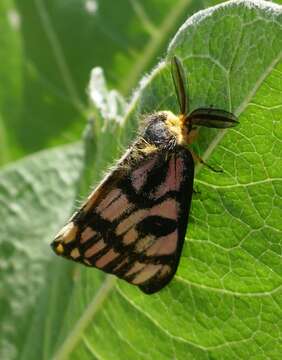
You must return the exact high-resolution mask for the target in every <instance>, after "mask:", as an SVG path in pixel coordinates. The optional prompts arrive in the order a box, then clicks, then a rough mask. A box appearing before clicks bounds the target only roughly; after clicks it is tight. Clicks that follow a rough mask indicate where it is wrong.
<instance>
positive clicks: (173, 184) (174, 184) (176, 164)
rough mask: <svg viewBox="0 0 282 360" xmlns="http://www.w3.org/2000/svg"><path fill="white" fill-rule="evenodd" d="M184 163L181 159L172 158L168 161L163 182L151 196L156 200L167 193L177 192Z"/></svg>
mask: <svg viewBox="0 0 282 360" xmlns="http://www.w3.org/2000/svg"><path fill="white" fill-rule="evenodd" d="M183 171H184V163H183V159H182V158H175V157H172V158H171V159H170V161H169V165H168V171H167V174H166V179H165V181H164V182H163V183H162V184H160V185H159V186H158V188H157V189H156V191H154V192H153V193H152V194H151V196H152V197H153V198H154V199H158V198H160V197H162V196H164V195H165V194H166V193H167V192H168V191H179V189H180V185H181V180H182V177H183Z"/></svg>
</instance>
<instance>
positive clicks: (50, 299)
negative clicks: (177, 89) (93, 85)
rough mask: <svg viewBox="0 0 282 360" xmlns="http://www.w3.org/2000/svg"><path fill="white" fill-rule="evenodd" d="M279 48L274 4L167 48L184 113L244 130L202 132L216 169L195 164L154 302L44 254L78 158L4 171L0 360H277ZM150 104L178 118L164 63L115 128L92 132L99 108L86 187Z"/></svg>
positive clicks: (229, 7)
mask: <svg viewBox="0 0 282 360" xmlns="http://www.w3.org/2000/svg"><path fill="white" fill-rule="evenodd" d="M281 49H282V8H281V6H278V5H275V4H273V3H270V2H264V1H259V2H258V1H231V2H227V3H224V4H222V5H220V6H218V7H214V8H211V9H207V10H205V11H202V12H200V13H198V14H196V15H195V16H193V17H192V18H190V19H188V20H187V22H186V23H185V24H184V25H183V26H182V27H181V29H180V30H179V32H178V33H177V34H176V36H175V37H174V39H173V40H172V42H171V44H170V46H169V49H168V54H167V59H168V60H169V59H170V58H171V56H172V55H174V54H175V55H178V56H179V57H181V58H182V59H183V61H184V65H185V67H186V70H187V73H188V77H189V79H188V80H189V89H190V98H191V99H190V104H191V105H190V106H191V110H192V109H194V108H197V107H199V106H201V107H208V106H210V105H213V106H214V107H215V108H222V109H225V110H231V111H233V112H235V113H236V114H237V115H238V116H239V120H240V125H239V126H238V127H237V128H235V129H232V130H228V131H217V130H211V129H205V130H204V131H201V132H200V136H199V139H198V142H197V145H198V147H199V152H200V153H201V154H202V156H203V157H204V158H205V159H206V160H207V161H208V162H209V164H211V165H213V166H220V167H222V168H223V170H224V173H223V174H215V173H211V172H210V171H209V170H208V169H206V168H200V167H199V166H198V167H197V174H196V188H197V190H198V191H199V192H200V193H199V194H197V195H194V197H193V202H192V212H191V216H190V222H189V227H188V233H187V236H186V243H185V246H184V250H183V254H182V259H181V263H180V266H179V269H178V272H177V275H176V276H175V279H174V280H173V281H172V282H171V284H170V285H169V286H167V287H166V288H165V289H164V290H162V291H161V292H159V293H157V294H155V295H151V296H148V295H144V294H143V293H141V292H140V290H139V289H138V288H136V287H134V286H130V285H128V284H126V283H125V282H123V281H120V280H116V278H112V277H109V276H105V275H104V274H103V273H102V272H100V271H98V270H95V269H88V268H84V267H82V266H76V265H73V264H71V263H69V262H67V261H65V260H63V259H57V258H56V257H55V256H51V255H50V252H49V251H50V250H49V248H48V247H47V246H46V242H44V241H47V239H49V240H51V237H52V234H53V233H55V232H56V231H55V228H59V224H61V223H62V222H63V219H65V218H66V216H67V215H68V212H69V211H70V209H71V207H72V200H73V198H74V196H75V192H76V187H77V183H76V181H75V180H76V179H77V177H78V174H79V172H80V171H81V166H82V163H84V160H82V158H81V149H80V150H79V148H77V147H74V148H72V147H69V148H67V149H65V148H62V149H58V150H55V151H50V152H45V153H44V154H39V155H38V156H37V155H36V156H35V157H33V158H31V159H26V160H24V161H23V162H21V163H19V164H17V166H15V167H14V168H8V169H7V170H6V171H5V172H4V174H3V175H2V178H1V180H0V181H1V184H3V185H2V189H3V191H2V192H0V193H1V194H2V193H3V196H2V195H1V196H2V198H1V203H2V202H3V204H4V205H5V206H3V207H2V208H3V210H2V208H1V210H2V211H3V215H2V218H3V217H4V218H8V219H10V220H9V222H8V226H7V227H6V230H5V231H2V232H1V234H0V246H2V244H4V249H3V250H2V253H4V254H5V257H4V261H2V263H3V266H4V269H5V266H8V258H9V257H12V258H13V261H14V265H13V266H14V267H13V268H12V270H11V269H7V271H6V272H3V271H1V274H3V275H2V281H1V285H2V284H4V285H3V289H4V286H5V296H1V298H0V299H1V302H3V304H4V306H3V307H2V306H0V309H1V310H0V316H1V321H0V323H1V326H2V329H1V330H3V331H4V332H3V333H4V334H5V337H4V338H3V340H2V343H3V344H2V348H1V350H2V353H4V351H5V353H4V355H5V358H7V359H12V358H13V357H14V358H16V357H18V358H20V359H28V360H32V359H36V360H37V359H50V358H55V359H57V360H61V359H90V358H94V359H96V358H97V359H172V358H175V359H211V358H213V359H233V358H241V359H250V358H254V359H267V358H271V359H279V358H280V356H281V352H282V347H281V331H280V328H281V316H282V312H281V307H282V300H281V299H282V297H281V284H282V282H281V276H282V265H281V264H282V263H281V238H282V236H281V235H282V227H281V221H280V218H281V208H282V200H281V199H282V185H281V178H282V176H281V169H282V163H281V155H280V154H281V150H282V149H281V141H282V128H281V120H280V119H281V115H282V97H281V93H282V91H281V90H282V82H281V72H282V63H281ZM100 92H101V90H100ZM102 92H103V91H102ZM107 98H108V97H107V93H106V91H105V92H104V99H107ZM105 102H106V103H107V101H106V100H105V101H104V103H105ZM159 109H161V110H164V109H170V110H173V111H175V112H177V111H178V109H177V101H176V97H175V94H174V90H173V84H172V80H171V76H170V69H169V65H166V63H164V62H162V63H160V64H159V66H158V67H156V68H155V70H154V71H153V72H152V74H151V75H150V76H149V77H147V78H146V79H144V81H143V82H142V84H141V86H140V89H139V90H138V91H137V92H136V94H135V97H134V99H133V101H132V103H131V104H130V107H129V109H128V112H127V114H126V115H125V120H124V122H123V123H122V126H119V125H117V124H116V123H114V121H113V119H112V120H111V121H106V125H105V126H101V125H104V124H102V123H101V121H102V118H103V114H102V108H99V106H98V104H97V102H96V103H95V109H94V113H95V115H96V118H97V122H96V123H95V122H94V128H95V129H96V132H94V133H95V134H96V135H95V139H94V144H95V149H96V151H95V165H94V166H95V167H94V169H93V171H94V173H95V176H94V178H95V181H97V180H99V179H101V178H102V173H101V169H102V168H104V166H105V165H106V163H108V162H109V160H110V157H111V156H112V157H115V156H116V152H117V150H116V148H117V147H118V146H119V144H120V143H127V142H128V141H129V138H131V137H132V132H133V129H135V128H136V125H137V124H138V122H139V121H140V116H141V115H142V114H146V113H148V112H152V111H155V110H159ZM115 118H116V116H115ZM112 125H114V126H112ZM115 135H116V136H115ZM109 139H111V140H110V141H109ZM107 148H109V149H110V154H109V152H108V151H107ZM103 149H106V151H105V150H104V152H103ZM58 154H61V155H60V156H59V155H58ZM43 159H44V161H43ZM34 162H35V163H36V165H34ZM44 162H47V165H44ZM45 166H46V168H45ZM50 167H51V169H53V171H51V170H48V169H49V168H50ZM19 174H20V176H19ZM66 182H69V184H67V186H66ZM25 184H26V185H27V187H29V188H28V189H27V190H25V191H24V189H25V187H24V185H25ZM33 184H34V185H33ZM9 189H10V190H9ZM39 189H41V190H40V191H39ZM18 204H19V205H18ZM44 204H45V207H44ZM23 209H24V210H25V212H23ZM42 209H44V211H43V210H42ZM30 211H31V213H29V212H30ZM8 216H9V217H8ZM30 218H32V219H33V223H32V226H30ZM27 226H28V227H27ZM35 236H36V241H35V240H34V239H35ZM7 239H9V241H8V246H7ZM10 239H12V240H10ZM42 239H43V241H42ZM49 240H48V241H49ZM36 244H37V245H36ZM42 248H43V249H42ZM42 254H46V258H44V260H43V259H42V261H41V257H43V255H42ZM12 255H13V256H12ZM32 256H34V257H35V259H34V260H33V258H32ZM6 259H7V260H6ZM2 263H1V266H2ZM34 266H35V268H34ZM11 271H12V272H11ZM37 281H38V282H37ZM6 288H7V289H8V291H6ZM1 293H2V294H3V291H1ZM1 293H0V294H1ZM2 299H3V300H2ZM23 299H24V300H25V301H23ZM2 309H3V310H2ZM11 324H13V326H11ZM14 324H17V327H16V326H15V325H14ZM1 332H2V331H1ZM0 354H1V353H0ZM2 357H4V356H2Z"/></svg>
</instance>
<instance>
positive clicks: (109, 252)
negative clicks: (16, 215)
mask: <svg viewBox="0 0 282 360" xmlns="http://www.w3.org/2000/svg"><path fill="white" fill-rule="evenodd" d="M171 74H172V80H173V83H174V87H175V91H176V95H177V99H178V103H179V107H180V113H179V115H175V114H173V113H172V112H170V111H159V112H155V113H152V114H151V115H149V116H147V117H146V119H145V124H144V125H143V128H142V130H141V131H140V134H139V136H138V137H137V139H136V140H135V141H134V142H133V144H132V145H131V147H130V148H129V149H128V150H127V151H126V153H125V154H124V156H123V157H122V158H121V159H120V160H119V161H118V163H117V165H116V166H115V168H114V169H113V170H112V171H111V172H110V173H109V174H108V175H107V176H106V177H105V178H104V179H103V180H102V182H101V183H100V185H99V186H98V187H97V188H96V189H95V190H94V191H93V192H92V193H91V194H90V195H89V197H88V198H87V200H86V202H85V203H84V204H83V205H82V207H81V208H80V209H79V210H78V211H77V212H76V213H75V214H74V215H73V216H72V217H71V219H70V220H69V222H68V223H67V225H66V226H65V227H64V228H63V229H62V230H61V231H60V232H59V233H58V235H57V236H56V238H55V240H54V241H53V243H52V245H51V246H52V248H53V249H54V251H55V253H56V254H58V255H61V256H63V257H65V258H67V259H71V260H74V261H77V262H80V263H82V264H84V265H86V266H91V267H95V268H98V269H101V270H103V271H105V272H107V273H110V274H114V275H116V276H118V277H119V278H121V279H123V280H126V281H127V282H129V283H131V284H133V285H137V286H139V288H140V289H141V290H142V291H143V292H145V293H146V294H153V293H155V292H157V291H159V290H161V289H162V288H163V287H164V286H166V285H167V284H168V283H169V282H170V281H171V280H172V278H173V276H174V274H175V273H176V270H177V267H178V263H179V259H180V255H181V251H182V247H183V243H184V238H185V233H186V228H187V223H188V217H189V210H190V205H191V200H192V193H193V179H194V164H195V161H202V160H201V159H200V158H199V157H198V156H197V155H195V154H194V153H193V152H192V151H191V150H189V145H190V144H191V143H192V142H193V140H194V137H195V134H196V131H197V127H198V126H205V127H208V128H221V129H222V128H229V127H233V126H235V125H237V124H238V121H237V119H236V117H235V116H234V115H233V114H232V113H230V112H227V111H224V110H219V109H213V108H198V109H196V110H194V111H192V112H190V111H189V106H188V105H189V104H188V87H187V76H186V74H185V71H184V67H183V64H182V62H181V60H180V59H179V58H178V57H176V56H174V57H172V60H171Z"/></svg>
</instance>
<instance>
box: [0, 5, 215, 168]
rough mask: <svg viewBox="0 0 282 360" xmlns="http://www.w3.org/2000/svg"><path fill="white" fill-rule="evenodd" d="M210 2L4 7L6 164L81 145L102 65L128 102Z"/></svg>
mask: <svg viewBox="0 0 282 360" xmlns="http://www.w3.org/2000/svg"><path fill="white" fill-rule="evenodd" d="M218 2H220V1H203V0H197V1H195V0H194V1H193V0H180V1H173V0H142V1H140V0H119V1H118V2H113V1H112V0H48V1H46V0H24V1H23V0H18V1H15V0H1V2H0V59H1V64H0V80H1V81H0V165H3V164H5V163H8V162H11V161H14V160H15V159H18V158H21V157H23V156H25V155H27V154H30V153H33V152H35V151H38V150H41V149H46V148H48V147H50V146H54V145H58V144H62V143H69V142H72V141H75V140H77V139H78V138H79V137H80V135H81V131H82V129H83V127H84V126H85V121H86V119H87V111H88V105H89V104H88V97H87V92H86V89H87V85H88V81H89V76H90V71H91V69H92V68H93V67H95V66H100V67H102V68H103V69H104V72H105V77H106V80H107V82H108V84H109V87H110V88H117V89H118V90H119V91H120V92H121V93H122V94H123V95H124V96H125V97H126V98H127V99H129V97H130V95H131V94H132V92H133V89H134V88H135V87H136V86H137V84H138V81H139V80H140V79H141V77H142V76H143V75H144V74H145V73H146V72H147V71H149V70H150V69H151V68H152V66H154V65H156V64H157V63H158V62H159V60H160V59H161V58H162V56H164V53H165V50H166V48H167V44H168V42H169V41H170V40H171V38H172V37H173V36H174V34H175V32H176V30H177V29H178V27H179V26H180V25H181V24H182V23H183V21H184V20H186V18H187V17H188V16H189V15H191V14H193V13H194V12H195V11H197V10H199V9H202V8H205V7H207V6H211V5H213V4H215V3H218Z"/></svg>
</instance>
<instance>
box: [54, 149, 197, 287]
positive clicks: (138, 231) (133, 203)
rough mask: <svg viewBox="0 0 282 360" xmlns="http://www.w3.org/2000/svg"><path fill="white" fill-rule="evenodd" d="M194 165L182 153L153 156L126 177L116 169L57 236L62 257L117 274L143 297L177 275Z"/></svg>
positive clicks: (174, 151)
mask: <svg viewBox="0 0 282 360" xmlns="http://www.w3.org/2000/svg"><path fill="white" fill-rule="evenodd" d="M193 177H194V162H193V159H192V156H191V154H190V152H189V151H188V150H187V149H185V148H184V147H176V148H175V149H174V150H173V152H171V153H165V154H164V153H162V152H160V151H156V152H154V153H152V154H150V155H148V156H146V157H145V158H143V159H142V161H140V162H139V163H137V164H135V166H134V168H133V169H131V170H130V171H127V172H125V173H121V172H120V171H119V168H117V169H116V170H114V171H113V172H112V173H111V174H110V175H109V176H108V177H107V178H106V180H105V181H104V182H103V183H102V184H101V185H100V186H99V187H98V189H97V190H95V191H94V192H93V193H92V194H91V195H90V197H89V199H88V202H86V204H85V206H84V207H83V208H82V209H81V210H79V211H78V212H77V213H76V214H75V215H74V216H73V218H72V219H71V221H70V222H69V224H68V225H67V226H66V227H65V228H64V229H63V230H62V231H61V232H60V233H59V235H58V236H57V238H56V239H55V241H54V242H53V247H54V249H55V251H56V252H57V253H58V249H59V247H58V244H62V245H63V246H62V248H63V250H61V251H60V252H61V253H60V255H62V256H65V257H67V258H71V259H73V260H75V261H79V262H81V263H83V264H85V265H88V266H93V267H96V268H99V269H101V270H103V271H105V272H107V273H111V274H115V275H117V276H118V277H120V278H122V279H124V280H126V281H128V282H129V283H131V284H134V285H138V286H139V287H140V288H141V290H142V291H144V292H145V293H154V292H156V291H159V290H160V289H161V288H162V287H164V286H165V285H166V284H167V283H168V282H169V281H170V280H171V279H172V277H173V275H174V274H175V272H176V269H177V266H178V263H179V258H180V253H181V249H182V246H183V242H184V237H185V232H186V226H187V221H188V213H189V208H190V203H191V196H192V188H193Z"/></svg>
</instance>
